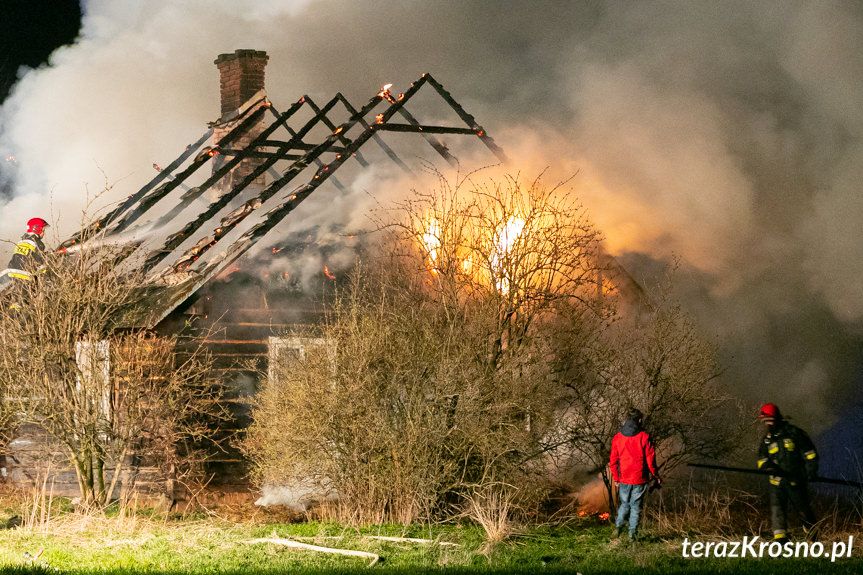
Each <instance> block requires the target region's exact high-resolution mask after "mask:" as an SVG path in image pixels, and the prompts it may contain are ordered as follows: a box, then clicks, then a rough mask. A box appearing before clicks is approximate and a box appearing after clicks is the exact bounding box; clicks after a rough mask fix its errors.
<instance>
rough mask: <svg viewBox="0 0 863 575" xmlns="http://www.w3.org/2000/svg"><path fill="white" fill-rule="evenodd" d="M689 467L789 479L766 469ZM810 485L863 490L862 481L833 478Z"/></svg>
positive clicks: (817, 478)
mask: <svg viewBox="0 0 863 575" xmlns="http://www.w3.org/2000/svg"><path fill="white" fill-rule="evenodd" d="M687 465H688V466H689V467H700V468H702V469H715V470H717V471H731V472H734V473H751V474H755V475H773V476H777V477H788V474H787V473H782V472H781V471H775V470H774V471H771V470H766V469H752V468H749V467H728V466H725V465H711V464H709V463H688V464H687ZM809 482H810V483H830V484H833V485H845V486H846V487H856V488H857V489H863V483H861V482H860V481H851V480H850V479H835V478H833V477H816V478H814V479H810V480H809Z"/></svg>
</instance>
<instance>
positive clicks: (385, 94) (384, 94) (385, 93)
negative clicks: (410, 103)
mask: <svg viewBox="0 0 863 575" xmlns="http://www.w3.org/2000/svg"><path fill="white" fill-rule="evenodd" d="M392 87H393V85H392V84H384V87H383V88H381V91H380V92H378V97H380V98H382V99H384V100H386V101H387V102H389V103H390V104H395V103H396V102H401V101H402V100H404V98H405V95H404V94H399V96H398V98H396V97H395V96H393V93H392V92H390V88H392Z"/></svg>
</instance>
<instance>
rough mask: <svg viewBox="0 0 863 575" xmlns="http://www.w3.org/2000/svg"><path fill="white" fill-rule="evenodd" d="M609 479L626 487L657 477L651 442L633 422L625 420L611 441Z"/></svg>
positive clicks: (644, 432)
mask: <svg viewBox="0 0 863 575" xmlns="http://www.w3.org/2000/svg"><path fill="white" fill-rule="evenodd" d="M609 465H610V467H611V478H612V480H614V481H615V482H619V483H626V484H628V485H643V484H645V483H647V482H649V481H650V480H651V478H653V477H655V478H658V477H659V472H658V471H657V470H656V452H655V450H654V448H653V440H652V439H650V436H649V435H648V434H647V432H646V431H643V430H641V429H640V428H639V427H638V425H637V424H635V422H633V421H632V420H631V419H627V420H626V422H624V424H623V429H622V430H621V432H620V433H618V434H616V435H615V436H614V437H613V438H612V439H611V458H610V461H609Z"/></svg>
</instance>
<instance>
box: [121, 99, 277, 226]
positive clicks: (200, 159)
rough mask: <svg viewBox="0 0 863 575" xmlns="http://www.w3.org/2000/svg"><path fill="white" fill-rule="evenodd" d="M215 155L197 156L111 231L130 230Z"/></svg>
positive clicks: (255, 116) (230, 137)
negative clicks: (133, 224) (138, 220)
mask: <svg viewBox="0 0 863 575" xmlns="http://www.w3.org/2000/svg"><path fill="white" fill-rule="evenodd" d="M265 111H266V107H260V108H258V109H257V110H255V111H254V112H253V113H252V114H251V115H249V116H248V117H247V118H246V119H245V120H243V121H242V122H240V123H239V124H238V125H237V126H236V127H235V128H234V129H233V130H231V131H230V132H228V133H227V134H226V135H225V137H224V138H222V139H221V140H219V144H220V145H221V144H223V143H224V144H230V143H231V142H233V141H234V140H236V139H237V138H239V137H240V136H242V135H243V134H245V133H246V132H247V131H248V129H249V128H250V127H251V126H252V125H253V124H254V123H255V122H257V121H258V120H259V119H260V118H261V116H263V115H264V112H265ZM213 155H215V154H213V153H205V154H200V155H199V156H197V157H196V158H195V159H194V160H193V161H192V163H191V164H190V165H189V166H188V167H187V168H186V169H185V170H183V171H182V172H180V173H179V174H178V175H176V176H175V179H174V180H171V181H170V182H169V183H168V184H167V185H166V186H165V187H164V188H160V189H159V190H158V191H159V193H158V194H152V195H151V196H148V197H147V198H145V199H144V200H142V201H141V203H140V204H139V205H138V208H137V209H136V210H134V211H132V212H131V213H129V215H127V216H126V217H125V218H123V219H122V220H120V221H119V222H118V223H117V225H116V226H115V227H114V229H113V230H111V232H112V233H119V232H122V231H123V230H125V229H126V228H128V227H129V226H130V225H131V224H132V223H133V222H134V221H135V220H137V219H138V218H140V217H141V216H142V215H143V214H144V213H145V212H146V211H147V210H149V209H150V208H152V207H153V205H155V204H156V203H157V202H158V201H159V200H161V199H162V198H164V197H165V196H167V195H168V194H169V193H171V192H172V191H174V189H175V188H176V187H177V186H179V185H180V184H181V183H183V181H185V180H186V178H188V177H189V176H191V175H192V174H193V173H195V171H197V170H198V168H200V167H201V166H203V165H204V164H205V163H206V162H207V161H209V160H210V158H211V157H212V156H213Z"/></svg>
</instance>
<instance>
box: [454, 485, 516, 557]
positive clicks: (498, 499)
mask: <svg viewBox="0 0 863 575" xmlns="http://www.w3.org/2000/svg"><path fill="white" fill-rule="evenodd" d="M465 500H466V502H467V505H466V512H465V513H466V515H467V516H468V517H469V518H470V519H472V520H473V521H475V522H476V523H478V524H479V525H480V526H481V527H482V528H483V531H485V535H486V544H487V545H489V546H494V545H497V544H498V543H502V542H504V541H506V540H507V539H509V538H510V537H512V536H513V535H514V534H515V533H516V527H515V524H514V523H513V518H512V515H513V512H514V511H515V505H514V496H513V493H512V491H511V490H510V489H507V488H506V487H505V486H491V487H488V488H485V489H483V490H482V491H474V492H473V493H471V494H469V495H467V496H466V497H465Z"/></svg>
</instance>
